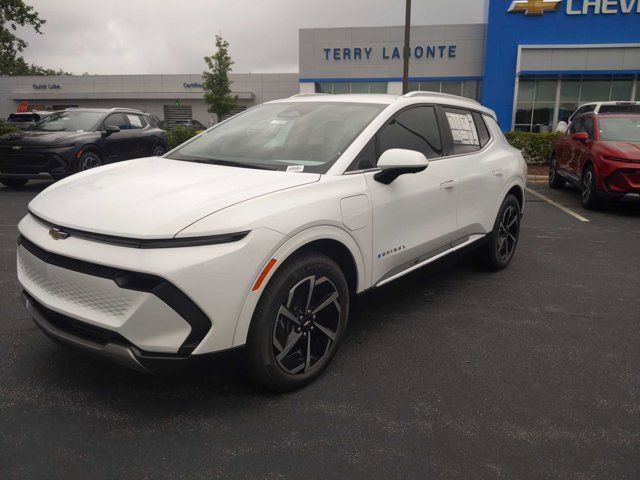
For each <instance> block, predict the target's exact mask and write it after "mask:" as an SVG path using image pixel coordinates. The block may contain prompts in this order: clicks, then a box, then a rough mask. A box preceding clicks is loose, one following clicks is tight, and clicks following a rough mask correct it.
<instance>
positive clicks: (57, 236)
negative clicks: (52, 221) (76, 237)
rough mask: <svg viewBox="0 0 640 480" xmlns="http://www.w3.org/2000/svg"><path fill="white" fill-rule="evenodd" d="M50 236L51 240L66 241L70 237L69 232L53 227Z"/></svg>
mask: <svg viewBox="0 0 640 480" xmlns="http://www.w3.org/2000/svg"><path fill="white" fill-rule="evenodd" d="M49 235H51V238H53V239H54V240H64V239H65V238H67V237H68V236H69V234H68V233H67V232H63V231H62V230H60V229H59V228H56V227H51V229H50V230H49Z"/></svg>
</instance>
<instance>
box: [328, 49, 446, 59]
mask: <svg viewBox="0 0 640 480" xmlns="http://www.w3.org/2000/svg"><path fill="white" fill-rule="evenodd" d="M456 49H457V46H456V45H417V46H414V47H411V48H410V49H409V58H415V59H430V58H434V59H435V58H456ZM323 51H324V60H325V61H327V62H329V61H334V62H339V61H350V60H374V59H379V60H399V59H401V58H402V47H391V46H389V47H381V48H378V49H376V48H374V47H335V48H324V49H323Z"/></svg>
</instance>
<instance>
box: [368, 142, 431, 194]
mask: <svg viewBox="0 0 640 480" xmlns="http://www.w3.org/2000/svg"><path fill="white" fill-rule="evenodd" d="M377 166H378V168H379V169H380V171H379V172H378V173H376V174H375V175H374V176H373V178H374V179H375V180H376V181H377V182H380V183H383V184H385V185H389V184H390V183H391V182H393V181H394V180H395V179H396V178H398V177H399V176H400V175H405V174H408V173H418V172H422V171H424V170H425V169H426V168H427V167H428V166H429V160H427V157H425V156H424V154H423V153H420V152H416V151H415V150H405V149H403V148H392V149H391V150H387V151H386V152H384V153H383V154H382V155H380V159H379V160H378V165H377Z"/></svg>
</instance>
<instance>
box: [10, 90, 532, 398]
mask: <svg viewBox="0 0 640 480" xmlns="http://www.w3.org/2000/svg"><path fill="white" fill-rule="evenodd" d="M526 174H527V167H526V164H525V162H524V160H523V158H522V155H521V154H520V152H519V151H518V150H516V149H514V148H512V147H511V146H510V145H509V144H508V143H507V141H506V140H505V138H504V136H503V134H502V132H501V130H500V128H499V127H498V124H497V122H496V119H495V114H494V113H493V112H492V111H491V110H489V109H487V108H484V107H483V106H481V105H480V104H479V103H477V102H475V101H472V100H468V99H465V98H462V97H454V96H450V95H445V94H437V93H428V92H413V93H411V94H408V95H405V96H404V97H396V96H392V95H335V96H330V97H329V96H303V97H294V98H290V99H285V100H278V101H273V102H269V103H266V104H263V105H262V106H259V107H257V108H253V109H251V110H249V111H247V112H245V113H242V114H239V115H237V116H235V117H233V118H231V119H230V120H228V121H227V122H224V123H221V124H219V125H218V126H216V127H214V128H212V129H210V130H208V131H207V132H205V133H202V134H200V135H198V136H196V137H194V138H193V139H191V140H189V141H188V142H186V143H184V144H182V145H181V146H179V147H178V148H177V149H175V150H173V151H172V152H171V153H170V154H167V155H166V156H165V157H161V158H157V157H155V158H148V159H143V160H137V161H135V162H124V163H121V164H118V165H112V166H110V167H108V168H102V169H97V170H92V171H87V172H83V173H81V174H79V175H74V176H73V177H70V178H67V179H65V180H62V181H61V182H58V183H56V184H54V185H52V186H51V187H49V188H48V189H46V190H45V191H43V192H42V193H41V194H40V195H38V196H37V197H36V198H35V199H34V200H33V201H32V202H31V203H30V204H29V214H28V215H27V216H26V217H25V218H24V219H23V220H22V221H21V222H20V224H19V230H20V238H19V246H18V278H19V280H20V283H21V284H22V286H23V288H24V302H25V304H26V306H27V308H28V309H29V311H30V312H31V314H32V316H33V317H34V319H35V322H36V323H37V324H38V326H39V327H40V328H42V329H43V330H44V331H45V332H46V333H47V334H48V335H49V336H51V337H53V338H54V339H56V340H59V341H61V342H64V343H68V344H72V345H75V346H77V347H79V348H83V349H85V350H89V351H92V352H94V353H100V354H103V355H106V356H107V357H110V358H111V359H112V360H116V361H118V362H120V363H122V364H125V365H128V366H130V367H132V368H136V369H138V370H141V371H145V372H148V371H154V370H155V369H159V368H162V367H164V366H167V365H168V364H171V363H172V362H173V363H174V364H175V363H178V364H185V363H187V361H189V360H195V359H198V358H203V356H205V355H208V354H213V353H216V352H221V351H224V350H228V349H231V348H236V347H241V346H245V354H246V356H247V360H248V365H249V373H250V374H251V375H253V376H254V378H256V379H257V381H259V382H260V383H261V384H263V385H265V386H267V387H268V388H271V389H274V390H278V391H284V390H291V389H295V388H299V387H301V386H303V385H305V384H307V383H309V382H311V381H312V380H313V379H315V378H316V377H317V376H318V375H320V373H321V372H322V371H323V370H324V369H325V367H326V366H327V365H328V364H329V362H330V360H331V358H332V357H333V355H334V354H335V352H336V350H337V348H338V345H339V344H340V342H341V341H342V340H343V338H344V335H345V328H346V326H347V320H348V317H349V311H350V308H351V306H352V305H353V302H354V299H355V296H356V295H357V294H359V293H361V292H364V291H367V290H370V289H373V288H376V287H380V286H382V285H385V284H387V283H389V282H391V281H393V280H396V279H397V278H400V277H402V276H403V275H406V274H407V273H409V272H412V271H414V270H416V269H418V268H420V267H423V266H426V265H428V264H430V263H432V262H434V261H436V260H437V259H439V258H441V257H443V256H445V255H448V254H451V253H454V252H459V251H462V250H463V249H467V248H476V249H477V251H476V255H478V258H479V260H480V261H482V262H483V263H484V264H485V265H486V266H487V267H489V268H491V269H494V270H498V269H502V268H504V267H506V266H507V265H508V264H509V262H510V261H511V259H512V258H513V256H514V252H515V251H516V246H517V243H518V238H519V229H520V219H521V215H522V211H523V206H524V195H525V182H526ZM420 341H424V339H421V340H420Z"/></svg>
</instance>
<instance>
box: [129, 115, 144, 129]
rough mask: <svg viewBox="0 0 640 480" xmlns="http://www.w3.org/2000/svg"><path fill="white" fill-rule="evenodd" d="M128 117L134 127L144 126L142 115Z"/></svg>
mask: <svg viewBox="0 0 640 480" xmlns="http://www.w3.org/2000/svg"><path fill="white" fill-rule="evenodd" d="M127 118H128V119H129V123H130V124H131V126H132V127H136V128H142V122H141V121H140V117H138V116H137V115H127Z"/></svg>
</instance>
